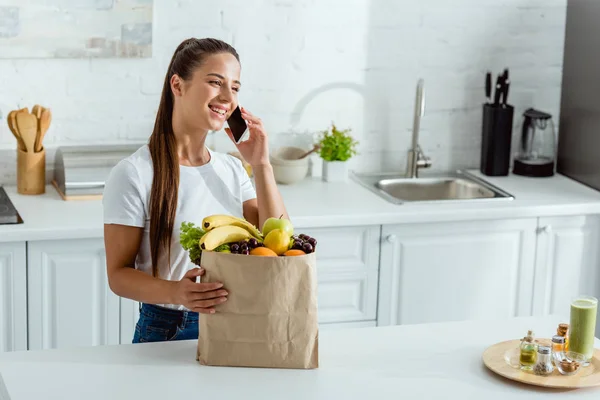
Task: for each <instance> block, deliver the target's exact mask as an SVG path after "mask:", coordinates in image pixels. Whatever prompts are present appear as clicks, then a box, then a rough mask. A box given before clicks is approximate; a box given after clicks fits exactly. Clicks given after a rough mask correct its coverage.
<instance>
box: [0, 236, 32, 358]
mask: <svg viewBox="0 0 600 400" xmlns="http://www.w3.org/2000/svg"><path fill="white" fill-rule="evenodd" d="M15 350H27V261H26V255H25V242H6V243H0V352H3V351H15Z"/></svg>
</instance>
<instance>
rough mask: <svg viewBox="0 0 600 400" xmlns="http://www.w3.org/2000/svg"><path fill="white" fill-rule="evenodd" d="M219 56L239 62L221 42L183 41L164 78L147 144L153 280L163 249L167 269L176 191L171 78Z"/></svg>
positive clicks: (185, 76)
mask: <svg viewBox="0 0 600 400" xmlns="http://www.w3.org/2000/svg"><path fill="white" fill-rule="evenodd" d="M219 53H230V54H232V55H233V56H235V58H236V59H237V60H238V61H239V60H240V58H239V56H238V54H237V52H236V51H235V49H234V48H233V47H231V46H230V45H229V44H227V43H225V42H223V41H221V40H218V39H211V38H207V39H195V38H191V39H186V40H184V41H183V42H181V44H180V45H179V46H177V49H176V50H175V53H174V54H173V57H172V58H171V62H170V63H169V68H168V70H167V74H166V76H165V81H164V84H163V89H162V95H161V98H160V104H159V106H158V111H157V113H156V120H155V122H154V129H153V130H152V135H151V136H150V140H149V144H148V147H149V148H150V156H151V157H152V165H153V170H154V177H153V179H152V189H151V192H150V205H149V209H150V254H151V256H152V275H153V276H157V275H158V256H159V254H160V252H161V251H162V250H165V248H166V249H167V250H168V253H167V254H168V257H169V261H168V262H169V266H170V262H171V261H170V260H171V251H170V250H171V245H170V244H171V237H172V236H173V228H174V225H175V212H176V210H177V192H178V189H179V156H178V155H177V148H176V145H175V134H174V133H173V124H172V120H173V105H174V99H173V92H172V91H171V78H172V77H173V75H175V74H177V75H178V76H179V77H181V79H183V80H188V79H191V78H192V76H193V73H194V70H195V69H196V68H198V67H199V66H200V65H202V63H203V61H204V60H205V59H206V57H207V56H210V55H213V54H219Z"/></svg>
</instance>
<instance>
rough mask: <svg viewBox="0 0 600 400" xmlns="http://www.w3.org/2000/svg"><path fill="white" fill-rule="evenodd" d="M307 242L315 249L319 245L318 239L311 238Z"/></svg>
mask: <svg viewBox="0 0 600 400" xmlns="http://www.w3.org/2000/svg"><path fill="white" fill-rule="evenodd" d="M307 242H308V243H310V245H311V246H312V247H315V246H316V245H317V239H315V238H310V239H308V240H307Z"/></svg>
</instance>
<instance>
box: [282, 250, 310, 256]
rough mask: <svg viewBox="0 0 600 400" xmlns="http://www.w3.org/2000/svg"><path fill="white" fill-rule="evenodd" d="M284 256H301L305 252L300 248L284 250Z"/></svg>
mask: <svg viewBox="0 0 600 400" xmlns="http://www.w3.org/2000/svg"><path fill="white" fill-rule="evenodd" d="M283 255H284V256H303V255H306V253H305V252H304V251H302V250H297V249H291V250H288V251H286V252H285V253H283Z"/></svg>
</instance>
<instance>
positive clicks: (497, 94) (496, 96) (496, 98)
mask: <svg viewBox="0 0 600 400" xmlns="http://www.w3.org/2000/svg"><path fill="white" fill-rule="evenodd" d="M501 94H502V75H498V78H496V91H495V92H494V105H495V106H498V105H500V95H501Z"/></svg>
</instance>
